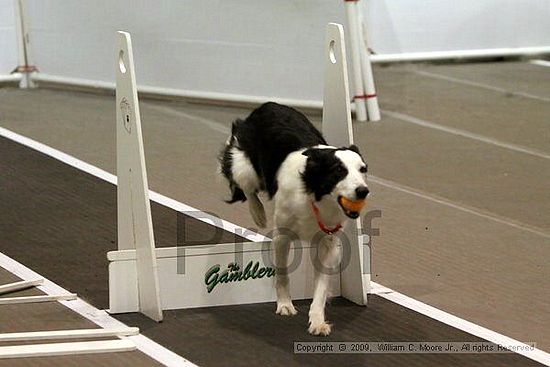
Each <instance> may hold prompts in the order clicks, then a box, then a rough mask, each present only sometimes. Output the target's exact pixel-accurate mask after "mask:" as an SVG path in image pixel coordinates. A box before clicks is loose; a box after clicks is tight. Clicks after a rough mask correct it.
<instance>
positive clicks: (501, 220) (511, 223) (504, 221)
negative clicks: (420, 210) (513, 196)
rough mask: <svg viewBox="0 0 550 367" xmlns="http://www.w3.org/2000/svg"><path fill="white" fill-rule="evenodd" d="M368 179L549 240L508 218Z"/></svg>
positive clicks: (396, 184) (378, 180)
mask: <svg viewBox="0 0 550 367" xmlns="http://www.w3.org/2000/svg"><path fill="white" fill-rule="evenodd" d="M368 179H369V181H372V182H374V183H377V184H379V185H382V186H385V187H389V188H392V189H394V190H397V191H401V192H405V193H407V194H410V195H414V196H417V197H420V198H422V199H426V200H429V201H433V202H436V203H438V204H441V205H445V206H448V207H451V208H453V209H457V210H460V211H462V212H465V213H470V214H473V215H476V216H478V217H482V218H486V219H489V220H492V221H494V222H498V223H501V224H505V225H508V226H511V227H514V228H517V229H520V230H522V231H527V232H531V233H533V234H536V235H539V236H542V237H545V238H550V233H546V232H544V231H542V230H541V229H538V228H533V227H532V226H529V225H526V224H524V223H519V222H515V221H512V220H511V219H508V218H500V217H496V216H494V215H490V214H486V213H483V212H480V211H478V210H475V209H473V208H468V207H465V206H462V205H458V204H455V203H453V202H451V201H449V200H445V199H443V198H438V197H434V196H433V195H428V194H425V193H422V192H420V191H418V190H415V189H413V188H411V187H408V186H404V185H401V184H398V183H396V182H393V181H389V180H386V179H383V178H380V177H376V176H373V175H370V176H369V178H368Z"/></svg>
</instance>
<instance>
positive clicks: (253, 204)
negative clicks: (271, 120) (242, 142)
mask: <svg viewBox="0 0 550 367" xmlns="http://www.w3.org/2000/svg"><path fill="white" fill-rule="evenodd" d="M231 154H232V166H231V174H232V177H233V180H234V181H235V183H236V184H237V185H238V187H239V188H240V189H241V190H242V191H243V192H244V195H245V196H246V199H247V200H248V208H249V211H250V214H251V215H252V219H254V223H256V225H257V226H259V227H260V228H264V227H265V226H266V224H267V220H266V215H265V209H264V205H263V204H262V202H261V201H260V198H259V197H258V192H259V190H260V187H261V185H260V179H259V177H258V174H257V173H256V170H254V166H253V165H252V163H251V162H250V159H248V157H247V156H246V154H245V153H244V152H243V151H242V150H240V149H238V148H236V147H233V148H231Z"/></svg>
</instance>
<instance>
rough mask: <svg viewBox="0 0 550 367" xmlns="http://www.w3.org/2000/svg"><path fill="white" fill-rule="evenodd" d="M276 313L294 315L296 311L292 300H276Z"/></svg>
mask: <svg viewBox="0 0 550 367" xmlns="http://www.w3.org/2000/svg"><path fill="white" fill-rule="evenodd" d="M275 313H276V314H277V315H282V316H294V315H296V314H297V313H298V311H297V310H296V308H294V305H293V304H292V302H277V311H275Z"/></svg>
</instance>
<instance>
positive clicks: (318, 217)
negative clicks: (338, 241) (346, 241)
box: [311, 201, 342, 234]
mask: <svg viewBox="0 0 550 367" xmlns="http://www.w3.org/2000/svg"><path fill="white" fill-rule="evenodd" d="M311 209H312V210H313V214H315V219H316V220H317V225H318V226H319V229H321V231H323V232H325V233H326V234H335V233H336V232H338V231H339V230H340V229H341V228H342V224H337V225H336V226H335V227H334V228H327V227H326V226H325V224H324V223H323V222H322V221H321V215H320V214H319V208H317V206H316V205H315V203H314V202H313V201H312V202H311Z"/></svg>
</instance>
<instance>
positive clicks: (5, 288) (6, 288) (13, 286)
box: [0, 279, 44, 294]
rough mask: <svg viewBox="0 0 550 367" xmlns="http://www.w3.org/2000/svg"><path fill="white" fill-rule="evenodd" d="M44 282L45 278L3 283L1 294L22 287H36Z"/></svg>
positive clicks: (0, 288)
mask: <svg viewBox="0 0 550 367" xmlns="http://www.w3.org/2000/svg"><path fill="white" fill-rule="evenodd" d="M42 283H44V279H35V280H22V281H20V282H15V283H9V284H2V285H0V294H4V293H10V292H15V291H20V290H22V289H27V288H30V287H36V286H38V285H42Z"/></svg>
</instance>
